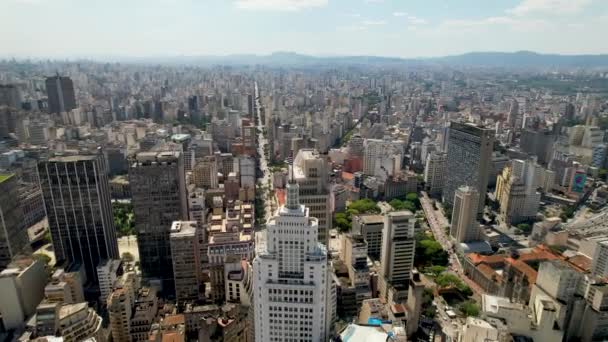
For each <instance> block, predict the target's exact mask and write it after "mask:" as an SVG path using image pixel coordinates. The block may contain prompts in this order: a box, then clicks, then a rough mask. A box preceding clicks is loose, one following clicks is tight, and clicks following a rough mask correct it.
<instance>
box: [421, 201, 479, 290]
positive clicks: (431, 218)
mask: <svg viewBox="0 0 608 342" xmlns="http://www.w3.org/2000/svg"><path fill="white" fill-rule="evenodd" d="M420 204H421V205H422V209H423V210H424V216H426V220H427V222H428V223H429V227H430V228H431V232H432V233H433V236H435V240H437V242H439V243H440V244H441V247H443V249H444V250H445V251H446V252H448V255H449V266H448V267H449V269H450V271H452V272H453V273H455V274H456V275H458V276H459V277H460V279H462V280H463V281H464V282H465V283H466V284H467V285H468V286H469V287H470V288H471V290H473V292H474V294H475V295H476V297H479V296H480V295H481V294H483V293H484V291H483V290H482V289H481V288H480V287H479V285H477V284H476V283H475V282H473V281H472V280H471V279H469V277H467V276H466V275H465V274H464V270H463V269H462V265H461V264H460V260H459V259H458V255H457V254H456V251H455V248H454V244H453V243H452V240H451V239H450V238H449V237H448V236H447V234H446V232H445V230H444V228H445V227H449V224H448V222H447V219H446V218H445V217H444V216H443V214H442V213H441V212H440V211H438V210H435V207H434V206H433V201H432V200H431V199H430V198H429V196H428V195H427V193H426V192H424V191H423V192H422V197H421V198H420Z"/></svg>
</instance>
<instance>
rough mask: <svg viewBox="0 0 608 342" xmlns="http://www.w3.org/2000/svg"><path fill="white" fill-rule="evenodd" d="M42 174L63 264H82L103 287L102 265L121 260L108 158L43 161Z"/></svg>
mask: <svg viewBox="0 0 608 342" xmlns="http://www.w3.org/2000/svg"><path fill="white" fill-rule="evenodd" d="M38 175H39V177H40V186H41V188H42V193H43V196H44V203H45V206H46V213H47V218H48V222H49V229H50V232H51V239H52V241H53V249H54V252H55V257H56V259H57V261H59V262H61V261H68V262H72V263H80V264H82V265H83V266H84V268H85V272H86V278H87V280H88V281H91V282H93V283H97V266H98V264H99V262H100V261H101V260H107V259H119V258H120V257H119V255H118V243H117V240H116V228H115V227H114V219H113V217H112V203H111V202H110V186H109V183H108V176H107V172H106V162H105V160H104V157H103V155H102V154H97V155H77V156H66V157H56V158H51V159H49V160H47V161H41V162H40V163H39V164H38Z"/></svg>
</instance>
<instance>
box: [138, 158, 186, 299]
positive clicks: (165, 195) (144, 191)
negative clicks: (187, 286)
mask: <svg viewBox="0 0 608 342" xmlns="http://www.w3.org/2000/svg"><path fill="white" fill-rule="evenodd" d="M129 181H130V186H131V196H132V199H131V203H133V213H134V214H135V231H136V234H137V245H138V247H139V255H140V260H141V269H142V272H143V275H144V277H147V278H157V279H160V280H163V283H164V285H165V286H166V290H167V291H169V292H172V288H173V262H172V260H171V245H170V242H169V238H170V234H171V225H172V224H173V221H181V220H186V219H187V218H188V201H187V197H186V181H185V174H184V164H183V161H182V154H181V152H175V151H173V152H141V153H138V154H137V155H136V156H135V157H132V158H130V160H129Z"/></svg>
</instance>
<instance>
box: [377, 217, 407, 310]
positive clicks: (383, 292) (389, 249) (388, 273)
mask: <svg viewBox="0 0 608 342" xmlns="http://www.w3.org/2000/svg"><path fill="white" fill-rule="evenodd" d="M415 225H416V217H415V216H414V214H413V213H411V212H410V211H393V212H389V213H387V214H385V215H384V228H383V235H382V256H381V259H380V265H381V268H380V274H379V275H378V287H379V289H380V297H381V298H383V299H384V300H386V301H387V303H402V302H404V301H405V300H407V296H408V284H409V281H410V274H411V271H412V267H413V265H414V249H415V245H416V238H415Z"/></svg>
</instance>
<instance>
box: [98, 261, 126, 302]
mask: <svg viewBox="0 0 608 342" xmlns="http://www.w3.org/2000/svg"><path fill="white" fill-rule="evenodd" d="M121 273H122V261H121V260H102V261H101V262H100V263H99V265H98V266H97V281H98V282H99V293H100V294H101V295H100V297H99V298H100V302H102V303H105V302H106V299H107V298H108V296H109V295H110V293H111V292H112V290H113V288H114V282H115V281H116V279H118V277H119V276H120V274H121Z"/></svg>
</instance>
